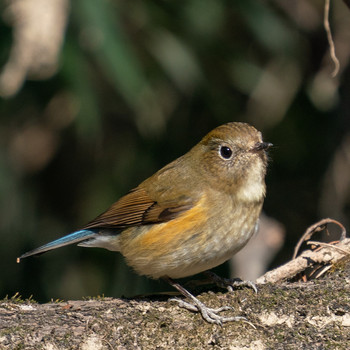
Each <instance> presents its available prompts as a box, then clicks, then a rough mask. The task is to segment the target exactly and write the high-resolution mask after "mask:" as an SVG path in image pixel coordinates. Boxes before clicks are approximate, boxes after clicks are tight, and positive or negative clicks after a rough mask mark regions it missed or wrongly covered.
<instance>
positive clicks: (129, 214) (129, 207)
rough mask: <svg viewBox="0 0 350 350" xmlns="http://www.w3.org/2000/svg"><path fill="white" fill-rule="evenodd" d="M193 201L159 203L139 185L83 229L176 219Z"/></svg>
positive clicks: (136, 224) (135, 224)
mask: <svg viewBox="0 0 350 350" xmlns="http://www.w3.org/2000/svg"><path fill="white" fill-rule="evenodd" d="M191 207H192V203H189V201H188V200H187V201H184V200H183V198H182V200H180V201H177V200H173V201H167V203H166V204H164V203H163V204H161V203H158V202H157V201H156V200H154V199H152V198H150V196H149V195H148V193H147V191H146V190H145V189H143V188H141V187H137V188H135V189H133V190H132V191H130V192H129V193H128V194H126V195H125V196H124V197H122V198H120V199H119V200H118V201H117V202H116V203H114V204H113V205H112V206H111V207H110V208H109V209H107V210H106V211H105V212H104V213H102V214H101V215H99V216H98V217H97V218H96V219H94V220H92V221H90V222H89V223H88V224H87V225H85V226H84V227H83V229H92V228H101V229H102V228H106V229H122V228H126V227H130V226H140V225H147V224H152V223H160V222H165V221H169V220H172V219H174V218H175V217H176V216H178V215H179V214H180V213H182V212H184V211H186V210H188V209H190V208H191Z"/></svg>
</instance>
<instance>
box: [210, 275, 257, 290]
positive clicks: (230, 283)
mask: <svg viewBox="0 0 350 350" xmlns="http://www.w3.org/2000/svg"><path fill="white" fill-rule="evenodd" d="M204 273H205V274H206V275H207V277H209V279H210V280H211V281H212V282H214V283H215V284H216V285H217V286H218V287H220V288H227V290H228V291H229V292H233V289H235V288H237V287H250V288H252V289H253V290H254V292H255V293H257V292H258V289H257V288H256V285H255V283H253V282H251V281H242V280H240V279H235V278H223V277H220V276H218V275H217V274H216V273H214V272H212V271H205V272H204Z"/></svg>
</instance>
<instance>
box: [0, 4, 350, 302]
mask: <svg viewBox="0 0 350 350" xmlns="http://www.w3.org/2000/svg"><path fill="white" fill-rule="evenodd" d="M288 3H289V4H288ZM292 3H293V4H292ZM303 3H304V5H303ZM70 6H71V7H70V15H69V19H68V24H67V28H66V32H65V36H64V42H63V47H62V50H61V52H60V59H59V68H58V70H57V73H56V74H55V75H54V76H53V77H52V78H50V79H46V80H41V81H36V80H28V81H26V82H25V84H24V86H23V87H22V89H20V91H19V92H18V93H17V94H16V95H15V96H13V97H10V98H6V99H3V100H2V101H1V104H0V112H1V114H0V122H1V125H0V145H1V148H0V193H1V195H0V234H1V240H2V241H1V245H0V256H1V266H2V269H1V279H0V295H1V296H5V295H6V294H8V295H10V296H11V295H14V294H15V293H16V292H19V293H20V294H22V295H23V296H24V297H28V296H29V295H31V294H33V295H34V299H36V300H40V301H47V300H49V299H51V298H52V299H57V298H60V299H63V298H81V296H85V295H97V294H104V295H106V296H120V295H134V294H137V293H142V292H151V291H155V290H166V289H168V288H169V287H165V286H164V285H162V284H161V283H160V282H154V281H150V280H148V279H146V278H142V277H138V276H136V275H134V274H133V273H132V272H131V271H130V270H129V269H128V268H127V267H126V266H125V263H124V261H123V259H122V257H121V256H119V255H118V254H115V253H111V252H108V251H104V250H99V249H91V250H90V249H84V248H77V247H67V248H64V249H60V250H57V251H54V252H51V253H48V254H45V255H43V256H41V257H39V258H31V259H27V260H25V261H23V262H22V263H21V264H20V265H17V264H16V257H17V256H19V255H20V254H21V253H23V252H25V251H27V250H30V249H32V248H34V247H37V246H39V245H41V244H43V243H46V242H48V241H50V240H52V239H54V238H57V237H59V236H62V235H64V234H67V233H69V232H71V231H73V230H75V229H76V228H79V227H80V226H81V225H83V224H85V223H86V222H87V221H89V220H91V219H92V218H94V217H95V216H97V215H98V214H99V213H101V212H102V211H104V210H105V209H106V208H107V207H108V206H109V205H110V204H112V203H113V202H114V201H115V200H117V199H118V198H119V197H120V196H121V195H123V194H125V193H126V192H127V191H128V190H129V189H131V188H133V187H134V186H136V185H137V184H138V183H139V182H140V181H141V180H143V179H145V178H146V177H148V176H149V175H151V174H152V173H153V172H154V171H156V170H157V169H159V168H160V167H161V166H163V165H165V164H166V163H167V162H169V161H171V160H173V159H174V158H176V157H178V156H180V155H182V154H183V153H184V152H186V151H187V150H188V149H189V148H190V147H191V146H193V145H194V144H195V143H196V142H198V141H199V140H200V138H201V137H202V136H204V134H206V133H207V132H208V131H209V130H210V129H212V128H214V127H216V126H218V125H219V124H222V123H225V122H228V121H246V122H249V123H252V124H254V125H255V126H256V127H257V128H259V129H261V130H262V131H263V133H264V137H265V140H267V141H270V142H272V143H274V145H275V147H274V149H273V150H272V151H271V153H270V155H271V159H272V161H271V165H270V169H269V172H268V176H267V185H268V192H267V198H266V202H265V211H266V213H267V214H268V215H270V216H272V217H274V218H276V219H278V220H279V221H281V222H282V223H283V224H284V225H285V226H286V229H287V240H286V245H285V248H284V250H283V251H282V252H281V253H280V255H279V256H278V257H277V259H276V261H275V263H274V264H279V263H281V262H283V261H285V260H286V259H288V258H289V257H290V252H291V250H292V248H293V245H294V243H295V241H296V240H297V239H298V237H299V236H300V235H301V233H302V232H303V231H304V230H305V228H306V227H307V226H309V225H310V224H312V223H313V222H314V221H316V220H317V219H318V218H320V216H321V215H322V214H324V213H321V212H320V196H321V195H320V194H321V191H322V186H323V184H324V178H325V174H326V171H327V168H328V167H329V164H330V163H331V161H332V159H333V156H334V152H336V150H337V148H338V146H339V145H340V144H341V141H342V139H343V137H345V135H346V134H347V133H348V132H349V130H350V121H349V110H350V108H349V107H350V106H349V103H350V102H349V98H348V96H349V95H350V80H349V78H350V71H349V68H348V61H347V60H346V59H345V58H344V60H343V61H341V65H342V70H341V72H340V74H339V76H338V77H337V78H336V79H334V80H332V78H331V76H330V75H331V71H332V66H331V63H330V61H329V58H328V44H327V39H326V35H325V33H324V29H323V27H322V10H323V9H322V4H321V2H316V1H310V3H309V4H306V2H302V1H296V2H289V1H288V0H286V1H283V0H279V1H277V0H276V1H269V2H268V1H258V0H236V1H224V0H223V1H217V0H187V1H182V0H178V1H167V0H157V1H156V0H154V1H107V0H77V1H72V2H71V4H70ZM298 6H299V7H298ZM303 6H304V7H305V8H304V7H303ZM334 6H335V8H334V15H333V16H332V21H333V22H331V23H332V24H333V23H335V24H334V27H335V28H337V30H338V32H337V33H340V34H341V33H343V32H344V31H346V30H347V31H349V25H346V24H344V23H345V20H344V17H346V16H347V21H349V17H350V12H349V11H348V10H347V9H346V7H345V5H343V4H342V3H341V2H339V3H337V4H334ZM298 9H300V12H298ZM305 9H306V10H308V11H310V15H308V13H305V12H304V10H305ZM306 10H305V11H306ZM0 28H1V32H2V35H1V41H0V48H1V51H0V63H1V64H2V65H4V64H5V62H6V61H7V59H8V56H9V52H10V46H11V44H12V41H13V32H12V28H11V27H10V26H9V25H8V24H7V23H5V22H1V23H0ZM337 33H335V34H337ZM347 33H348V32H347ZM345 46H346V45H345ZM339 47H340V49H343V50H345V48H344V47H342V46H341V45H339ZM339 54H340V56H341V57H346V55H342V52H339ZM320 72H326V74H325V77H324V79H323V80H322V82H323V85H322V84H321V82H320V85H318V83H317V82H318V80H315V79H316V77H320ZM315 82H316V83H317V84H316V83H315ZM315 84H316V85H315ZM327 84H328V85H327ZM332 84H333V85H332ZM323 86H324V89H323V90H322V87H323ZM332 87H333V90H332ZM345 213H347V214H349V201H347V207H346V208H345ZM339 216H340V218H344V213H343V214H342V215H340V213H339ZM345 218H346V215H345ZM347 223H348V222H347Z"/></svg>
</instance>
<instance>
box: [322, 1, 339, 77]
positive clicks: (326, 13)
mask: <svg viewBox="0 0 350 350" xmlns="http://www.w3.org/2000/svg"><path fill="white" fill-rule="evenodd" d="M329 3H330V0H325V5H324V19H323V25H324V29H325V30H326V33H327V39H328V44H329V51H330V55H331V58H332V61H333V63H334V70H333V73H332V77H333V78H334V77H335V76H336V75H337V74H338V72H339V67H340V64H339V60H338V57H337V55H336V53H335V47H334V41H333V37H332V32H331V28H330V25H329Z"/></svg>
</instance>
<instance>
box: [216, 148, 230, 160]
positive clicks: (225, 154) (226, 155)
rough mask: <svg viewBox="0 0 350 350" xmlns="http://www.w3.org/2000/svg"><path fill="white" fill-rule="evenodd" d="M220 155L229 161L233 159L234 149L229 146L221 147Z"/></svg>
mask: <svg viewBox="0 0 350 350" xmlns="http://www.w3.org/2000/svg"><path fill="white" fill-rule="evenodd" d="M219 154H220V157H221V158H223V159H225V160H227V159H230V158H231V157H232V154H233V152H232V149H231V148H230V147H228V146H220V148H219Z"/></svg>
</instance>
